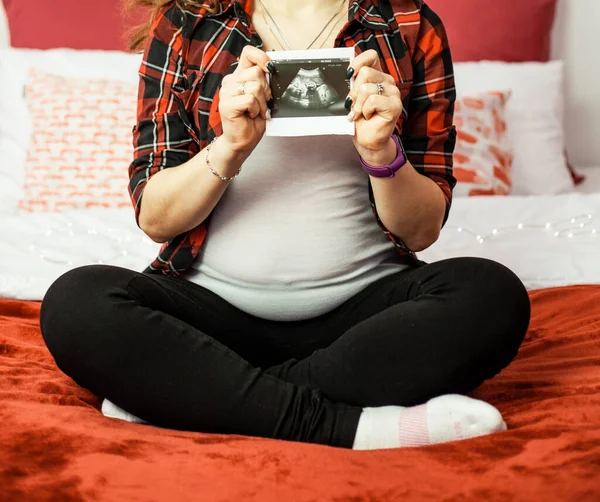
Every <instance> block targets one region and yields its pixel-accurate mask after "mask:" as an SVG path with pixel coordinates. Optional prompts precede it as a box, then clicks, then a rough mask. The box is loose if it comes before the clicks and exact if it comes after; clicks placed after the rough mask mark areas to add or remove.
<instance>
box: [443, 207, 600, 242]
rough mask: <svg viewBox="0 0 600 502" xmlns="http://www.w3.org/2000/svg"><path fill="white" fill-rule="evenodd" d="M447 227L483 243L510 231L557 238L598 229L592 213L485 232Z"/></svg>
mask: <svg viewBox="0 0 600 502" xmlns="http://www.w3.org/2000/svg"><path fill="white" fill-rule="evenodd" d="M446 228H448V229H450V230H454V231H456V232H458V233H464V234H468V235H471V236H473V237H474V238H475V239H476V240H477V242H479V243H480V244H484V243H485V242H487V241H489V240H491V239H494V238H497V237H499V236H502V235H505V234H508V233H512V232H520V231H523V230H535V231H540V232H545V233H547V234H550V235H552V236H553V237H557V238H567V239H572V238H574V237H577V236H588V237H590V236H591V237H595V236H597V235H598V229H597V228H596V227H595V226H594V215H593V214H580V215H577V216H573V217H571V218H566V219H564V220H558V221H555V222H546V223H544V224H527V223H517V224H516V225H510V226H503V227H495V228H492V229H491V230H490V232H489V233H487V234H482V233H479V232H475V231H474V230H471V229H469V228H467V227H464V226H457V225H447V227H446Z"/></svg>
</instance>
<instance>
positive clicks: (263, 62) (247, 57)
mask: <svg viewBox="0 0 600 502" xmlns="http://www.w3.org/2000/svg"><path fill="white" fill-rule="evenodd" d="M253 66H258V67H259V68H260V69H261V70H262V71H263V72H265V73H274V70H275V67H274V65H273V63H271V58H269V56H267V53H266V52H265V51H262V50H260V49H257V48H256V47H254V46H252V45H246V46H245V47H244V49H243V50H242V53H241V54H240V60H239V63H238V67H237V68H236V71H237V70H238V69H240V70H246V69H248V68H252V67H253Z"/></svg>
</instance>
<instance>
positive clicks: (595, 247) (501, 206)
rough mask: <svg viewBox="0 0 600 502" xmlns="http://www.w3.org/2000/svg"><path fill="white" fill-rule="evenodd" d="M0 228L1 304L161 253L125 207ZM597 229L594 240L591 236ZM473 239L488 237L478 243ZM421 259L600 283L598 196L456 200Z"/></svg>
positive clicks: (555, 280) (141, 264) (548, 281)
mask: <svg viewBox="0 0 600 502" xmlns="http://www.w3.org/2000/svg"><path fill="white" fill-rule="evenodd" d="M588 216H591V219H590V218H588ZM572 218H576V220H575V222H574V223H571V219H572ZM560 222H562V223H560ZM546 223H551V224H552V227H551V228H545V225H546ZM519 224H522V225H523V228H522V229H519V228H518V225H519ZM581 224H583V225H584V227H583V228H580V225H581ZM533 225H538V226H539V227H541V228H532V226H533ZM0 228H1V229H2V233H1V235H0V256H2V260H1V262H0V297H5V298H15V299H23V300H40V299H42V298H43V296H44V294H45V292H46V290H47V289H48V287H49V286H50V284H51V283H52V282H53V281H54V280H55V279H56V278H58V277H59V276H60V275H61V274H63V273H64V272H66V271H67V270H69V269H71V268H75V267H77V266H81V265H86V264H92V263H98V262H99V261H102V262H103V263H108V264H112V265H117V266H121V267H126V268H130V269H134V270H140V271H141V270H143V269H144V268H145V267H146V266H147V265H148V264H149V263H150V262H151V261H152V259H153V258H154V257H155V255H156V252H157V251H158V248H159V246H158V245H157V244H155V243H154V242H152V241H151V240H150V239H148V238H147V237H146V236H144V235H143V233H142V232H141V230H140V229H139V228H138V227H137V226H136V224H135V221H134V219H133V211H132V210H130V209H127V208H126V209H115V210H107V209H97V210H81V211H70V212H66V213H62V214H42V213H38V214H27V215H20V216H16V215H8V216H6V215H5V216H3V217H2V216H0ZM458 228H462V231H461V232H459V231H458ZM594 228H597V230H598V232H599V233H596V234H593V233H592V230H593V229H594ZM494 229H498V233H497V235H495V236H494V235H493V234H492V232H493V230H494ZM557 231H561V232H562V233H561V234H560V236H559V237H555V232H557ZM570 233H573V235H572V237H569V234H570ZM71 234H72V235H71ZM477 236H481V237H484V238H486V237H488V238H486V239H484V242H483V243H480V242H479V241H478V240H477ZM42 255H43V256H44V258H42V257H41V256H42ZM419 256H420V258H421V259H423V260H425V261H429V262H431V261H436V260H441V259H445V258H451V257H458V256H480V257H485V258H490V259H493V260H496V261H499V262H500V263H503V264H505V265H506V266H508V267H509V268H511V269H512V270H513V271H514V272H515V273H516V274H517V275H518V276H519V277H520V278H521V280H523V282H524V283H525V285H526V286H527V288H528V289H537V288H545V287H552V286H563V285H569V284H600V193H599V194H580V193H573V194H564V195H556V196H530V197H469V198H456V199H455V200H454V203H453V207H452V211H451V214H450V218H449V220H448V223H447V225H446V227H445V228H444V230H443V232H442V235H441V237H440V239H439V240H438V242H437V243H436V244H434V245H433V246H432V247H431V248H429V249H428V250H426V251H424V252H422V253H420V255H419Z"/></svg>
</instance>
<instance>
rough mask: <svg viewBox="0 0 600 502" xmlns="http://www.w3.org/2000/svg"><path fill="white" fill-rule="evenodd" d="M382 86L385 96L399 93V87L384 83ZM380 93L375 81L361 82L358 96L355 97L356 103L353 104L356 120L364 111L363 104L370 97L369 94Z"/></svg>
mask: <svg viewBox="0 0 600 502" xmlns="http://www.w3.org/2000/svg"><path fill="white" fill-rule="evenodd" d="M382 88H383V92H382V95H383V96H388V97H391V96H393V95H394V94H397V92H396V91H395V90H397V88H396V87H395V86H394V87H391V86H389V85H387V86H386V85H384V84H382ZM378 94H379V88H378V87H377V84H373V83H370V82H369V83H364V84H361V85H360V86H359V87H358V92H357V94H356V98H355V99H354V105H353V106H352V111H353V112H354V119H355V120H356V119H357V118H359V117H360V115H361V114H362V111H363V106H364V104H365V101H366V100H367V99H368V98H369V96H371V95H378Z"/></svg>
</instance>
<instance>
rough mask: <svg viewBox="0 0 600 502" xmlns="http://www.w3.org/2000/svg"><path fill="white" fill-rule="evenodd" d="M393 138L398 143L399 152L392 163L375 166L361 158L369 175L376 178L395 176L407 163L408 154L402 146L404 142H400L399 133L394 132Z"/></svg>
mask: <svg viewBox="0 0 600 502" xmlns="http://www.w3.org/2000/svg"><path fill="white" fill-rule="evenodd" d="M392 139H393V140H394V143H396V152H397V153H396V158H395V159H394V161H393V162H392V163H391V164H388V165H387V166H377V167H375V166H370V165H369V164H367V163H366V162H365V161H364V160H363V158H362V157H361V158H360V163H361V165H362V168H363V170H364V171H365V172H366V173H367V174H368V175H370V176H374V177H375V178H393V177H394V176H395V175H396V171H398V170H399V169H400V168H401V167H402V166H404V164H406V162H407V159H406V154H405V153H404V148H403V147H402V143H400V139H399V138H398V135H396V134H393V135H392Z"/></svg>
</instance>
